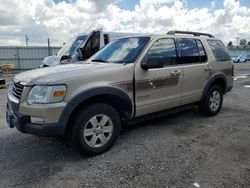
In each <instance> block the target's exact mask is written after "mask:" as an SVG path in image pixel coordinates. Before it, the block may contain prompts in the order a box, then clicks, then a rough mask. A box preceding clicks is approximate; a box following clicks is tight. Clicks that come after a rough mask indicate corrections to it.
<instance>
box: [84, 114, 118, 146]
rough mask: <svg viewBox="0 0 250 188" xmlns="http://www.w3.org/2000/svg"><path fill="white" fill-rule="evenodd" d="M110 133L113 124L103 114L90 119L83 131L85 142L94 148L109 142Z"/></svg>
mask: <svg viewBox="0 0 250 188" xmlns="http://www.w3.org/2000/svg"><path fill="white" fill-rule="evenodd" d="M112 133H113V122H112V120H111V119H110V117H108V116H107V115H104V114H98V115H95V116H93V117H92V118H90V119H89V121H88V122H87V123H86V125H85V127H84V130H83V136H84V140H85V142H86V143H87V144H88V145H89V146H91V147H95V148H97V147H101V146H103V145H105V144H106V143H107V142H108V141H109V140H110V138H111V136H112Z"/></svg>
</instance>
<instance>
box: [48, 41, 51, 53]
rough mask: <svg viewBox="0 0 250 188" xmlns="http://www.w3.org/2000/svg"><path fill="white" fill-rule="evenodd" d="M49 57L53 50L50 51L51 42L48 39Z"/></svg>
mask: <svg viewBox="0 0 250 188" xmlns="http://www.w3.org/2000/svg"><path fill="white" fill-rule="evenodd" d="M48 52H49V53H48V56H51V49H50V42H49V38H48Z"/></svg>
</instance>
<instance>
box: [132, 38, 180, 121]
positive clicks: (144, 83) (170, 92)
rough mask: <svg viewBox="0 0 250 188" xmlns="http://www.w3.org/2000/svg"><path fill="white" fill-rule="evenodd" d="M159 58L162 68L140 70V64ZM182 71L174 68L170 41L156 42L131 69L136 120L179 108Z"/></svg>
mask: <svg viewBox="0 0 250 188" xmlns="http://www.w3.org/2000/svg"><path fill="white" fill-rule="evenodd" d="M155 57H157V58H159V57H160V58H161V59H162V60H163V63H164V65H163V67H162V68H153V69H148V70H143V69H142V68H141V62H142V61H145V59H149V58H155ZM182 84H183V71H182V67H181V66H180V65H179V64H178V58H177V50H176V44H175V39H174V38H160V39H156V40H155V41H154V42H153V44H152V45H151V46H150V47H148V49H147V50H146V52H145V53H144V54H143V55H142V57H141V59H140V60H139V63H137V64H136V66H135V105H136V117H138V116H141V115H144V114H148V113H153V112H158V111H161V110H165V109H168V108H172V107H176V106H179V105H180V102H181V97H182Z"/></svg>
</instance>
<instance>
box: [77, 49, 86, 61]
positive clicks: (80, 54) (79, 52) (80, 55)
mask: <svg viewBox="0 0 250 188" xmlns="http://www.w3.org/2000/svg"><path fill="white" fill-rule="evenodd" d="M76 51H77V59H79V60H80V61H82V60H84V56H83V53H82V48H77V50H76Z"/></svg>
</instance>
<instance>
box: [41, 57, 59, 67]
mask: <svg viewBox="0 0 250 188" xmlns="http://www.w3.org/2000/svg"><path fill="white" fill-rule="evenodd" d="M60 60H61V57H59V56H56V55H52V56H48V57H45V58H44V59H43V61H42V65H47V66H49V67H52V66H55V65H58V64H59V63H60Z"/></svg>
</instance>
